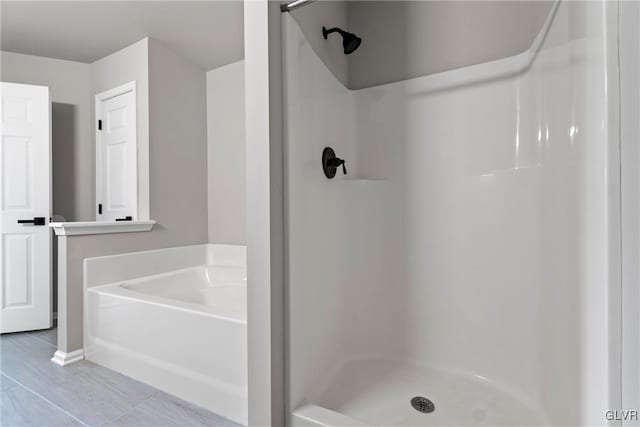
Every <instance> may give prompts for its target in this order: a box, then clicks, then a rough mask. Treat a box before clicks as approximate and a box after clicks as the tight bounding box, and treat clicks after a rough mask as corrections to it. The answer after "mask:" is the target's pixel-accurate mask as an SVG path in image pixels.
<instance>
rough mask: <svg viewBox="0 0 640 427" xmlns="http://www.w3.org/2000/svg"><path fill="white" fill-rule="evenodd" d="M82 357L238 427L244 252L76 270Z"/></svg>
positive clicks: (243, 360) (113, 261) (147, 255)
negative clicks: (81, 273) (81, 286)
mask: <svg viewBox="0 0 640 427" xmlns="http://www.w3.org/2000/svg"><path fill="white" fill-rule="evenodd" d="M85 290H86V292H85V298H86V300H85V307H86V312H85V319H86V323H85V325H86V328H85V357H86V358H87V359H88V360H91V361H93V362H95V363H98V364H100V365H103V366H106V367H108V368H111V369H114V370H116V371H119V372H122V373H124V374H126V375H129V376H131V377H133V378H136V379H138V380H140V381H143V382H145V383H148V384H151V385H153V386H155V387H157V388H159V389H161V390H164V391H166V392H168V393H170V394H173V395H175V396H178V397H180V398H182V399H185V400H187V401H190V402H193V403H195V404H197V405H199V406H202V407H204V408H206V409H209V410H211V411H213V412H216V413H218V414H220V415H222V416H225V417H227V418H229V419H231V420H234V421H236V422H240V423H242V424H246V423H247V342H246V341H247V337H246V335H247V321H246V292H247V287H246V255H245V248H244V247H239V246H228V245H200V246H190V247H184V248H170V249H163V250H157V251H147V252H138V253H132V254H124V255H117V256H110V257H101V258H92V259H87V260H85Z"/></svg>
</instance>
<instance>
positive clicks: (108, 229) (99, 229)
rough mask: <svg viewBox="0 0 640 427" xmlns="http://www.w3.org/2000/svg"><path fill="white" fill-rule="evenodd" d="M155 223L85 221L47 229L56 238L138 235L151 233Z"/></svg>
mask: <svg viewBox="0 0 640 427" xmlns="http://www.w3.org/2000/svg"><path fill="white" fill-rule="evenodd" d="M155 223H156V222H155V221H153V220H150V221H104V222H96V221H86V222H52V223H50V224H49V227H51V228H52V229H53V231H54V232H55V233H56V236H86V235H91V234H113V233H138V232H141V231H151V229H152V228H153V226H154V225H155Z"/></svg>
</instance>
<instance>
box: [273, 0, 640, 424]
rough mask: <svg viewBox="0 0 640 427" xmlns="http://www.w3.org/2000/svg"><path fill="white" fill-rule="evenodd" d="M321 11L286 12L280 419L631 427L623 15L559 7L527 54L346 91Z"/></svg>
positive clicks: (631, 140)
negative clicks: (330, 172)
mask: <svg viewBox="0 0 640 427" xmlns="http://www.w3.org/2000/svg"><path fill="white" fill-rule="evenodd" d="M303 3H304V2H303ZM319 3H321V2H315V3H313V4H310V5H306V6H304V8H308V9H307V10H306V11H305V13H306V14H307V15H306V18H305V19H302V18H301V19H296V15H295V14H294V13H282V15H281V25H282V51H283V61H282V68H283V71H282V72H283V79H282V81H283V86H284V95H283V96H284V102H283V105H284V133H285V153H284V154H285V156H284V158H285V168H284V171H285V184H284V188H285V240H286V245H285V259H286V263H285V270H286V287H285V289H286V291H285V305H286V312H285V314H286V319H285V324H286V336H287V340H286V349H285V353H286V359H285V366H286V390H287V393H286V401H287V405H288V407H287V416H288V420H287V422H288V423H289V424H290V425H293V426H343V425H370V426H374V425H375V426H383V425H384V426H405V425H406V426H422V425H434V426H436V425H437V426H441V425H451V426H463V425H491V426H497V425H608V424H610V425H621V423H624V424H625V425H637V420H636V421H635V423H634V422H633V421H634V420H633V419H630V420H626V421H620V420H619V419H620V414H621V413H623V412H621V411H622V410H625V409H634V408H635V409H640V408H638V406H640V404H638V400H639V399H638V394H637V392H638V382H639V380H640V376H639V375H638V370H637V364H636V360H637V346H638V335H639V334H638V324H640V323H639V322H638V315H637V306H638V293H637V289H636V288H637V282H635V284H634V283H632V282H633V281H634V280H637V277H638V276H637V271H636V270H637V254H638V251H637V240H638V239H637V230H638V227H637V222H638V220H637V217H636V215H637V214H638V209H637V199H638V198H637V193H638V188H639V186H638V184H639V183H640V178H639V176H638V172H637V169H638V162H637V160H638V149H637V148H636V147H635V144H636V141H637V139H636V138H637V136H638V135H639V134H640V133H639V132H638V130H637V127H638V122H640V120H638V116H637V115H638V113H640V109H639V108H638V104H639V102H638V100H639V99H640V92H639V91H638V81H637V79H638V77H637V76H640V72H638V71H639V68H638V65H637V62H638V61H637V56H638V51H640V49H639V47H640V43H639V42H638V35H637V34H636V33H637V28H638V22H640V21H639V20H638V16H640V15H639V14H638V6H637V4H635V3H624V2H620V3H618V2H615V1H602V2H595V1H594V2H555V3H553V4H550V6H549V12H548V15H547V16H546V18H545V19H544V23H543V24H542V25H541V28H540V29H539V32H538V33H537V36H535V37H534V39H533V42H532V43H531V44H530V45H529V47H528V48H527V49H526V50H524V51H521V52H520V53H517V54H515V55H510V56H508V57H502V58H497V59H493V60H490V61H485V62H482V63H476V64H473V65H468V66H464V67H458V68H455V69H450V70H446V71H442V72H437V73H431V74H428V75H421V76H414V77H411V78H406V79H402V80H396V81H392V82H388V83H384V84H377V85H374V86H371V85H369V86H367V87H362V88H358V89H352V88H348V87H347V86H345V84H344V83H343V82H342V81H341V80H340V79H339V78H338V77H337V76H336V74H335V72H333V71H332V70H331V69H330V68H328V66H327V63H326V58H327V54H326V52H319V51H318V49H317V48H314V46H313V45H312V43H310V40H309V34H312V33H313V32H317V34H315V33H313V35H314V37H316V36H318V35H319V36H320V37H321V36H322V34H321V33H322V25H325V26H326V27H327V28H329V27H334V26H336V24H335V23H334V22H321V21H322V18H321V17H319V16H316V17H315V18H316V19H309V18H308V17H309V16H310V15H311V17H312V18H313V14H314V13H316V12H315V10H314V9H313V8H319V7H320V6H319ZM366 3H368V2H363V3H362V4H361V5H360V6H359V8H360V9H359V10H362V8H364V7H367V5H366ZM371 3H375V2H371ZM394 3H397V4H398V5H399V4H400V3H403V2H394ZM372 7H373V5H372ZM398 7H400V6H398ZM302 10H303V8H302V7H301V8H300V11H302ZM349 11H350V13H351V9H349ZM350 20H351V18H349V19H348V20H346V21H345V22H346V23H347V24H349V22H350ZM316 21H318V22H320V23H321V24H322V25H319V26H317V28H316V27H315V26H313V27H311V26H310V25H309V23H310V22H313V23H315V22H316ZM414 24H415V22H414ZM394 25H397V22H395V21H394V22H389V23H388V25H386V26H382V25H378V26H376V31H378V32H385V31H389V32H392V31H405V30H406V29H403V28H398V27H394ZM372 26H373V25H372ZM345 30H348V31H351V29H350V28H345ZM353 31H354V32H355V33H356V34H357V36H358V37H361V38H362V45H361V46H360V48H359V49H363V48H364V47H365V46H366V45H367V43H372V42H373V41H371V40H372V38H371V37H368V34H366V33H360V32H358V31H356V30H355V29H354V30H353ZM336 37H337V36H336ZM503 37H505V38H508V37H510V34H504V35H503ZM378 40H379V38H378ZM331 41H332V40H331V37H330V38H329V40H328V41H327V42H326V43H329V42H331ZM441 43H443V49H446V43H447V41H446V39H445V38H443V39H442V40H441ZM331 47H334V48H335V49H336V51H337V53H338V54H340V55H344V53H343V52H342V49H341V46H340V44H339V41H338V40H337V39H336V40H335V43H334V44H333V45H330V46H329V45H328V47H327V49H330V48H331ZM398 48H406V47H400V46H398ZM413 48H415V46H413ZM625 49H626V50H625ZM344 50H345V53H346V52H347V47H346V42H345V48H344ZM414 51H416V52H419V49H414ZM349 53H350V55H349V58H352V57H355V56H356V55H358V54H359V53H360V52H358V51H357V50H356V51H355V52H353V51H352V52H349ZM349 60H350V59H349ZM408 60H410V59H408ZM627 71H628V72H627ZM625 73H626V74H625ZM626 144H628V146H627V145H626ZM326 147H331V148H332V149H333V151H334V152H335V155H336V156H338V157H339V158H341V159H344V160H345V163H344V166H345V167H346V170H345V171H344V172H346V173H343V171H342V168H341V167H337V171H335V170H334V172H336V173H335V177H334V178H333V179H328V178H327V176H325V173H323V159H322V154H323V150H324V149H325V148H326ZM337 165H338V164H337V163H336V166H337ZM625 166H628V168H626V167H625ZM627 194H628V195H629V196H628V197H626V196H625V195H627ZM622 196H625V197H622ZM627 229H628V230H630V232H629V233H623V230H627ZM625 257H626V258H625ZM634 257H635V258H634ZM627 258H628V259H631V260H632V261H631V262H630V263H629V265H626V264H624V262H623V260H624V259H627ZM623 276H624V278H623ZM625 280H627V281H630V282H629V283H631V285H629V284H627V282H625ZM624 292H626V293H625V294H624V297H623V293H624ZM627 306H628V307H627ZM625 322H626V323H625ZM627 325H628V327H627ZM634 405H635V406H634ZM607 411H615V414H614V416H610V415H611V414H610V413H609V412H607ZM614 418H617V419H618V420H617V421H616V420H615V419H614ZM627 421H629V423H628V424H627Z"/></svg>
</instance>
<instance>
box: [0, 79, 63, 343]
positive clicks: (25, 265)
mask: <svg viewBox="0 0 640 427" xmlns="http://www.w3.org/2000/svg"><path fill="white" fill-rule="evenodd" d="M0 98H1V101H0V124H1V129H0V137H1V138H2V139H1V141H2V142H1V147H0V203H1V206H0V216H1V219H0V238H1V239H2V241H1V242H0V282H1V285H2V292H0V307H1V309H2V312H1V315H0V332H1V333H5V332H17V331H27V330H33V329H46V328H50V327H51V308H52V306H51V301H52V300H51V255H50V254H51V231H50V230H49V227H48V226H47V224H48V223H49V217H50V215H51V125H50V120H51V114H50V104H49V88H47V87H44V86H31V85H21V84H14V83H0Z"/></svg>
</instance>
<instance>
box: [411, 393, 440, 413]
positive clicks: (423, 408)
mask: <svg viewBox="0 0 640 427" xmlns="http://www.w3.org/2000/svg"><path fill="white" fill-rule="evenodd" d="M411 406H413V409H415V410H416V411H418V412H422V413H424V414H428V413H430V412H433V411H434V410H435V409H436V407H435V405H434V404H433V402H432V401H430V400H429V399H427V398H426V397H422V396H416V397H414V398H413V399H411Z"/></svg>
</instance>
